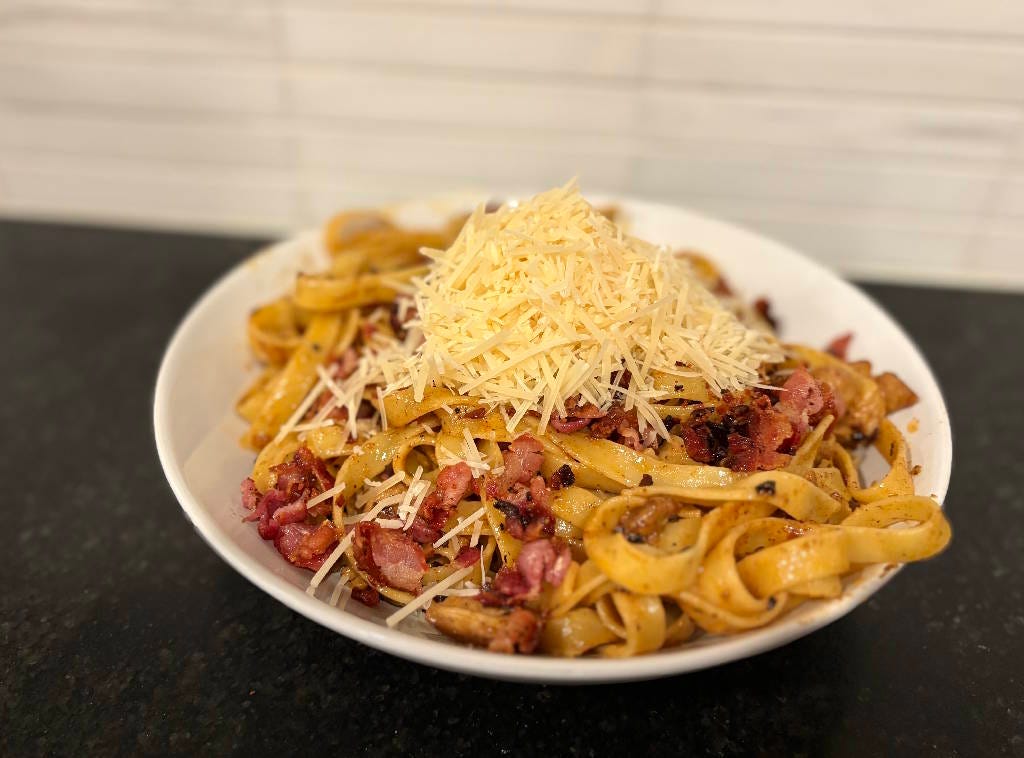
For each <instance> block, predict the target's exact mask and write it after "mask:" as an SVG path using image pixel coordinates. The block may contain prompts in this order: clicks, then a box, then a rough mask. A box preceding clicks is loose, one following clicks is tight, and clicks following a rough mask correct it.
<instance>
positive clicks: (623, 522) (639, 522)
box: [619, 495, 679, 541]
mask: <svg viewBox="0 0 1024 758" xmlns="http://www.w3.org/2000/svg"><path fill="white" fill-rule="evenodd" d="M678 512H679V503H678V502H676V501H675V500H673V499H672V498H670V497H663V496H661V495H658V496H656V497H651V498H648V499H647V500H646V502H644V504H643V505H641V506H640V507H639V508H633V509H631V510H629V511H628V512H626V514H625V515H623V517H622V518H621V519H619V528H620V529H621V530H622V531H623V532H624V533H625V534H626V535H627V537H632V536H633V535H638V536H639V537H641V538H642V539H641V540H640V541H647V540H648V539H649V538H650V537H651V536H652V535H654V533H655V532H657V531H658V530H659V529H661V527H662V526H664V524H665V522H666V521H667V520H668V519H669V517H670V516H673V515H675V514H676V513H678ZM631 541H632V540H631Z"/></svg>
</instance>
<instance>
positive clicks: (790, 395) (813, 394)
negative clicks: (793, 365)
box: [775, 366, 825, 447]
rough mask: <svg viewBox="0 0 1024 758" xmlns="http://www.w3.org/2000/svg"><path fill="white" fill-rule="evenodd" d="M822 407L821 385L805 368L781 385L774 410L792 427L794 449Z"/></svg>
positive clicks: (800, 368)
mask: <svg viewBox="0 0 1024 758" xmlns="http://www.w3.org/2000/svg"><path fill="white" fill-rule="evenodd" d="M824 407H825V396H824V393H823V392H822V390H821V385H819V384H818V382H817V381H816V380H815V379H814V377H813V376H811V374H810V372H809V371H808V370H807V369H806V368H804V367H803V366H800V367H798V368H797V369H796V371H794V372H793V373H792V374H791V375H790V377H789V379H787V380H786V383H785V384H783V385H782V396H781V397H780V398H779V402H777V403H776V404H775V408H776V409H777V410H778V411H780V412H781V413H783V414H784V415H785V416H786V418H788V419H789V422H790V423H791V424H792V425H793V435H794V438H793V445H794V447H795V446H796V445H799V444H800V440H802V439H803V437H804V435H805V434H807V430H808V429H809V428H810V418H811V417H812V416H814V415H816V414H817V413H819V412H820V411H821V409H822V408H824Z"/></svg>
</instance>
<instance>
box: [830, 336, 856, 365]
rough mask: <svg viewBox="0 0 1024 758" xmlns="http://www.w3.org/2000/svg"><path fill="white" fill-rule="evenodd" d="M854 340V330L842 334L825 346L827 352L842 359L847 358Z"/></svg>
mask: <svg viewBox="0 0 1024 758" xmlns="http://www.w3.org/2000/svg"><path fill="white" fill-rule="evenodd" d="M852 341H853V332H847V333H846V334H840V335H839V336H838V337H836V338H835V339H834V340H832V341H831V342H829V343H828V345H826V346H825V352H826V353H830V354H831V355H834V356H835V357H836V358H838V359H839V360H841V361H845V360H846V354H847V351H849V349H850V343H851V342H852Z"/></svg>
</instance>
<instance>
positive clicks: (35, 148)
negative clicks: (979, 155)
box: [0, 131, 1024, 180]
mask: <svg viewBox="0 0 1024 758" xmlns="http://www.w3.org/2000/svg"><path fill="white" fill-rule="evenodd" d="M368 133H370V132H368ZM281 136H283V137H288V138H294V137H296V136H300V137H301V136H302V134H301V131H292V132H288V133H286V134H283V135H281ZM637 141H643V142H646V143H651V142H658V141H660V139H659V138H656V137H642V136H641V137H638V138H637ZM687 143H689V144H692V145H694V146H705V148H708V146H711V145H717V146H721V148H729V146H736V148H743V146H751V148H757V149H764V150H766V151H776V152H777V151H785V152H786V153H787V156H786V158H787V159H791V160H790V161H788V163H787V165H790V166H792V167H794V168H798V169H811V170H814V169H822V170H835V171H843V170H848V169H853V170H856V169H858V168H863V167H864V166H863V164H862V163H860V164H849V163H846V164H844V163H841V162H836V163H828V162H821V161H813V160H808V159H809V158H810V159H813V158H814V157H816V156H821V155H830V152H829V151H828V150H827V149H818V148H801V146H799V145H793V146H791V145H786V144H775V143H761V142H741V141H725V142H713V141H709V140H689V141H688V142H687ZM524 148H525V149H526V150H528V146H526V145H524ZM24 150H29V151H32V154H33V156H36V157H38V156H41V155H51V156H55V157H66V158H80V159H95V160H104V159H105V160H111V161H116V162H120V163H121V164H123V165H125V166H131V165H135V164H139V165H141V164H157V165H170V166H185V167H200V168H202V167H205V166H210V165H214V166H222V167H231V166H233V167H238V168H246V167H251V168H254V169H257V170H266V169H279V168H284V167H279V166H274V165H272V164H260V165H255V164H252V163H249V162H243V161H217V160H216V159H210V158H208V157H195V158H189V157H183V156H180V155H160V154H159V153H153V154H151V155H141V154H138V153H115V152H111V151H108V150H103V151H98V152H86V151H81V150H69V149H66V148H62V146H59V145H58V146H50V145H47V146H45V148H40V146H39V145H38V144H24V143H17V142H7V141H5V140H4V137H3V136H2V135H0V154H7V155H15V156H16V155H19V154H20V153H22V152H23V151H24ZM791 151H792V152H791ZM541 152H543V149H542V151H541ZM798 152H804V155H800V156H797V155H795V154H796V153H798ZM614 154H615V156H616V157H620V158H622V159H624V160H633V159H643V160H652V159H654V160H656V159H658V158H668V159H673V160H680V161H687V160H695V161H702V162H706V163H707V162H710V163H715V164H719V165H722V166H744V165H750V164H754V163H765V164H771V163H772V160H771V158H772V157H771V156H769V155H768V154H765V155H761V156H758V155H752V156H742V157H740V158H731V157H726V156H711V157H710V158H708V159H700V158H697V157H695V156H693V155H688V154H686V153H679V154H670V153H660V152H658V151H650V150H645V149H640V150H634V151H626V152H621V151H614ZM842 155H843V157H844V158H845V159H846V160H851V159H858V158H863V157H864V156H865V153H863V152H857V153H852V154H846V153H844V154H842ZM866 155H870V156H877V157H879V158H882V157H886V158H892V157H897V156H890V155H886V154H874V153H869V154H866ZM898 157H899V158H909V159H910V160H911V161H913V160H914V159H915V156H913V155H909V156H906V155H903V154H899V156H898ZM340 160H341V161H344V160H345V159H344V158H341V159H340ZM922 160H923V161H930V160H932V157H931V156H929V157H927V158H926V157H923V158H922ZM800 161H802V162H800ZM294 165H295V164H294V162H291V161H290V163H289V166H294ZM1002 165H1004V162H1002V161H1000V160H999V158H998V157H995V158H992V159H991V160H985V161H977V162H976V165H973V166H971V167H970V169H968V167H965V166H963V165H959V166H951V165H920V164H919V165H913V164H912V163H906V164H904V165H902V166H893V165H886V166H874V167H869V168H874V169H876V170H878V171H880V172H886V173H905V172H906V171H911V172H915V173H919V174H932V175H935V174H939V175H945V176H957V177H961V178H970V179H986V178H988V177H989V174H990V171H991V169H992V168H995V167H998V166H1002ZM1012 165H1013V164H1012ZM1020 167H1021V169H1024V164H1020ZM300 168H301V170H303V171H309V170H315V168H316V166H315V165H302V166H300ZM340 168H344V169H346V170H350V171H354V172H356V173H380V172H381V171H380V169H379V168H377V167H374V166H369V165H367V166H362V165H360V164H359V163H358V162H357V159H356V162H353V163H350V164H348V165H347V166H341V165H340V164H330V165H327V164H325V165H324V170H336V169H340ZM388 173H389V172H388V171H384V172H383V175H386V174H388ZM390 173H391V174H392V175H396V176H409V175H410V174H408V173H404V174H402V173H397V172H390ZM414 173H416V172H414ZM429 176H430V175H428V174H424V177H425V178H429ZM444 176H449V175H444ZM455 178H458V177H455ZM467 180H468V177H467Z"/></svg>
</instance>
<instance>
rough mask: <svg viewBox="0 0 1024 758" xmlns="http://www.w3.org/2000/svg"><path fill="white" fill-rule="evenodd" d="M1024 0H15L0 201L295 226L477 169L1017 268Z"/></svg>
mask: <svg viewBox="0 0 1024 758" xmlns="http://www.w3.org/2000/svg"><path fill="white" fill-rule="evenodd" d="M1022 145H1024V4H1022V3H1020V2H1018V1H1017V0H998V1H997V0H988V1H987V2H984V3H982V4H981V5H978V4H969V3H963V2H960V1H959V0H935V2H931V3H896V4H892V3H881V2H877V1H876V0H871V2H864V1H863V0H835V2H829V3H819V2H812V1H811V0H779V1H778V2H773V3H770V4H766V3H762V2H758V0H721V1H720V2H715V3H707V2H697V1H696V0H659V1H658V2H655V1H654V0H649V1H645V2H637V3H621V2H610V1H607V0H586V1H584V0H543V1H542V0H509V1H508V2H498V1H497V0H486V1H485V2H472V1H471V0H381V1H380V2H369V1H366V0H364V1H361V2H346V3H334V2H330V0H231V1H229V0H210V2H204V3H199V2H179V1H178V0H94V1H92V2H85V1H84V0H27V1H24V2H17V3H11V4H10V5H9V6H5V7H4V8H3V10H2V11H0V214H2V215H5V216H14V217H23V216H28V217H45V218H57V219H68V220H77V221H81V220H85V221H90V222H96V223H129V224H137V225H138V224H141V225H147V224H148V225H156V226H160V227H167V228H183V229H189V228H202V229H216V230H221V231H229V232H243V233H245V232H259V233H273V234H278V233H284V232H286V231H288V230H291V229H294V228H296V227H298V226H302V225H306V224H312V223H316V222H317V221H318V220H319V219H321V218H322V217H323V216H324V215H326V214H328V213H329V212H331V211H332V210H333V209H335V208H337V207H339V206H342V205H350V204H370V203H381V202H390V201H393V200H397V199H402V198H408V197H412V196H416V195H423V194H431V193H442V192H445V191H450V190H455V189H460V188H464V187H477V188H482V187H493V188H494V189H495V190H496V191H502V190H506V189H518V188H523V189H527V188H537V189H539V188H543V187H544V186H546V185H551V184H554V183H557V182H562V181H564V180H565V179H567V178H568V177H570V176H573V175H576V176H579V177H580V178H581V181H582V182H583V185H584V189H587V188H590V189H592V190H594V191H602V192H625V193H631V194H635V195H638V196H642V197H648V198H654V199H661V200H665V201H669V202H679V203H685V204H689V205H692V206H694V207H696V208H698V209H701V210H704V211H706V212H710V213H714V214H716V215H719V216H722V217H725V218H727V219H732V220H734V221H737V222H739V223H743V224H745V225H748V226H751V227H754V228H757V229H760V230H762V231H764V232H766V233H768V234H771V235H774V236H777V237H779V238H780V239H782V240H784V241H787V242H790V243H791V244H794V245H796V246H797V247H799V248H801V249H802V250H804V251H806V252H807V253H809V254H811V255H814V256H816V257H818V258H820V259H822V260H824V261H826V262H828V263H829V264H830V265H833V266H835V267H837V268H839V269H841V270H843V271H846V272H848V273H851V274H856V275H858V276H864V277H876V278H885V279H895V280H905V281H929V282H934V281H945V282H950V283H954V284H971V285H977V284H991V285H994V286H1000V287H1019V288H1022V289H1024V253H1022V252H1021V251H1024V244H1021V243H1022V241H1024V153H1022Z"/></svg>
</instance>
